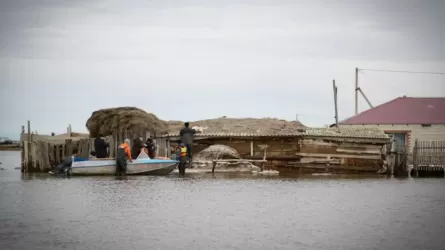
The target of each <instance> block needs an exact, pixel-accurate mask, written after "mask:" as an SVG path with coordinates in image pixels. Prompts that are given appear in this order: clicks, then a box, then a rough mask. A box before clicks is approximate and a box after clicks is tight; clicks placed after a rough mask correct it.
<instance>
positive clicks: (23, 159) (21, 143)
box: [20, 126, 26, 173]
mask: <svg viewBox="0 0 445 250" xmlns="http://www.w3.org/2000/svg"><path fill="white" fill-rule="evenodd" d="M20 135H21V136H20V138H22V140H21V142H20V147H21V149H22V152H21V158H22V164H21V167H22V169H21V171H22V173H23V172H24V171H25V164H26V163H25V141H24V140H23V139H24V135H25V126H22V131H21V132H20Z"/></svg>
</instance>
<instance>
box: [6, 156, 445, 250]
mask: <svg viewBox="0 0 445 250" xmlns="http://www.w3.org/2000/svg"><path fill="white" fill-rule="evenodd" d="M19 154H20V152H6V151H5V152H0V162H2V165H0V167H1V168H3V169H4V170H1V171H0V249H107V250H109V249H311V250H317V249H330V250H331V249H443V243H444V240H443V238H442V237H441V236H440V235H442V233H443V232H444V230H445V212H444V211H445V192H444V191H445V180H444V179H402V180H400V179H387V178H385V177H374V178H363V177H359V178H357V177H335V178H333V177H320V176H317V177H292V176H286V177H282V176H252V175H250V174H248V175H246V174H244V175H227V174H216V175H214V176H212V175H211V174H204V175H203V174H201V175H196V174H195V175H191V174H189V175H188V176H186V177H185V178H180V177H178V175H177V174H176V173H172V175H170V176H167V177H150V176H140V177H126V178H121V179H116V178H115V177H82V178H71V179H58V178H54V177H52V176H48V175H46V174H39V175H29V176H21V174H20V170H15V169H14V167H18V166H19V165H20V158H19Z"/></svg>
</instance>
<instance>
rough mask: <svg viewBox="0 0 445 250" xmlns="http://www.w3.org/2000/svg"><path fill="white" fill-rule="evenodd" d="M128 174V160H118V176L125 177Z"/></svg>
mask: <svg viewBox="0 0 445 250" xmlns="http://www.w3.org/2000/svg"><path fill="white" fill-rule="evenodd" d="M126 172H127V160H126V159H116V175H117V176H119V175H125V173H126Z"/></svg>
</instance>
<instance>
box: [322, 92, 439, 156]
mask: <svg viewBox="0 0 445 250" xmlns="http://www.w3.org/2000/svg"><path fill="white" fill-rule="evenodd" d="M331 126H332V125H331ZM339 126H340V127H346V126H358V127H378V128H380V129H381V130H383V131H384V132H385V133H386V134H388V135H390V136H391V135H392V136H393V139H394V140H395V142H396V143H395V146H396V148H397V150H400V149H408V150H409V151H410V152H412V149H413V147H414V142H415V140H416V139H418V140H422V141H445V98H444V97H441V98H416V97H399V98H396V99H394V100H392V101H390V102H387V103H384V104H381V105H379V106H377V107H374V108H371V109H369V110H367V111H364V112H362V113H360V114H358V115H356V116H353V117H351V118H349V119H346V120H344V121H341V122H339Z"/></svg>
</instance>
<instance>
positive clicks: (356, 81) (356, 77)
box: [355, 68, 358, 115]
mask: <svg viewBox="0 0 445 250" xmlns="http://www.w3.org/2000/svg"><path fill="white" fill-rule="evenodd" d="M357 91H358V68H355V114H356V115H357V114H358V92H357Z"/></svg>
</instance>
